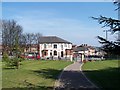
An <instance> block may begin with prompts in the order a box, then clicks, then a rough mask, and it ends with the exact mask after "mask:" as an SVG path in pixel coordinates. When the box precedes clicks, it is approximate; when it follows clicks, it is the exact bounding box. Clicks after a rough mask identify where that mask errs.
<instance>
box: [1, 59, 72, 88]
mask: <svg viewBox="0 0 120 90" xmlns="http://www.w3.org/2000/svg"><path fill="white" fill-rule="evenodd" d="M71 63H72V62H67V61H45V60H44V61H42V60H41V61H37V60H30V61H23V62H22V63H21V66H20V68H19V69H13V68H5V67H4V65H3V69H2V70H3V71H2V88H3V90H6V89H8V90H9V89H11V90H21V89H22V90H30V89H32V90H52V89H53V86H54V82H55V80H56V79H57V77H58V75H59V74H60V72H61V70H62V69H63V68H64V67H66V66H67V65H69V64H71Z"/></svg>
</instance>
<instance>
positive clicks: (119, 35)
mask: <svg viewBox="0 0 120 90" xmlns="http://www.w3.org/2000/svg"><path fill="white" fill-rule="evenodd" d="M118 20H120V0H118ZM118 27H120V26H118ZM118 40H119V41H120V31H119V32H118Z"/></svg>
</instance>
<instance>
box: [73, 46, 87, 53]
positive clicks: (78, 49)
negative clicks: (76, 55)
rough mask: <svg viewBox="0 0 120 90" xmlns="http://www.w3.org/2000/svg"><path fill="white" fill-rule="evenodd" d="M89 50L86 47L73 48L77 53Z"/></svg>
mask: <svg viewBox="0 0 120 90" xmlns="http://www.w3.org/2000/svg"><path fill="white" fill-rule="evenodd" d="M87 50H88V48H86V47H80V46H79V47H75V48H73V51H75V52H78V51H87Z"/></svg>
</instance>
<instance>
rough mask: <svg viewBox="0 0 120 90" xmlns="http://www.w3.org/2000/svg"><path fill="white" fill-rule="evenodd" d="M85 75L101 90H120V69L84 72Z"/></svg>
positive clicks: (110, 68)
mask: <svg viewBox="0 0 120 90" xmlns="http://www.w3.org/2000/svg"><path fill="white" fill-rule="evenodd" d="M83 72H84V73H85V75H86V76H87V77H88V78H89V79H90V80H91V81H93V82H94V83H96V84H97V85H98V86H99V87H100V88H101V90H120V85H119V83H120V67H118V68H112V67H109V68H106V69H101V70H84V71H83Z"/></svg>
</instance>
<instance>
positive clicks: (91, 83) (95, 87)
mask: <svg viewBox="0 0 120 90" xmlns="http://www.w3.org/2000/svg"><path fill="white" fill-rule="evenodd" d="M83 64H84V63H82V64H81V65H80V71H81V73H82V75H83V76H84V77H85V78H86V79H87V81H88V82H89V83H91V84H92V85H93V86H94V87H95V88H98V87H97V86H96V85H95V84H94V83H93V82H92V81H90V80H89V79H88V78H87V77H86V75H85V74H84V72H83V71H82V66H83Z"/></svg>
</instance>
